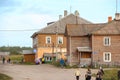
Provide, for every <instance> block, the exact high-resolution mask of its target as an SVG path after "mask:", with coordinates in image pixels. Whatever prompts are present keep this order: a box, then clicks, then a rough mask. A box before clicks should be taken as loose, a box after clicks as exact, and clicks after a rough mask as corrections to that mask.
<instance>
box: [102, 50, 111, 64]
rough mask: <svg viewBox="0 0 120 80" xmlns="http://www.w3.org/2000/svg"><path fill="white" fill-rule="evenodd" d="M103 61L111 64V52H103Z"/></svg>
mask: <svg viewBox="0 0 120 80" xmlns="http://www.w3.org/2000/svg"><path fill="white" fill-rule="evenodd" d="M108 54H109V57H108ZM108 58H109V59H108ZM103 61H104V62H111V52H104V53H103Z"/></svg>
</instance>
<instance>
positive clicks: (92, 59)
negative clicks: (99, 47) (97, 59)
mask: <svg viewBox="0 0 120 80" xmlns="http://www.w3.org/2000/svg"><path fill="white" fill-rule="evenodd" d="M93 42H94V35H92V58H91V64H92V66H94V64H93V61H94V43H93Z"/></svg>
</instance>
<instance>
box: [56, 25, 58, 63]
mask: <svg viewBox="0 0 120 80" xmlns="http://www.w3.org/2000/svg"><path fill="white" fill-rule="evenodd" d="M57 49H58V27H57V26H56V61H57V59H58V51H57Z"/></svg>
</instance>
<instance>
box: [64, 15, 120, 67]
mask: <svg viewBox="0 0 120 80" xmlns="http://www.w3.org/2000/svg"><path fill="white" fill-rule="evenodd" d="M65 36H66V37H67V53H68V63H69V65H71V66H72V65H79V64H80V65H91V64H107V65H115V64H117V65H120V60H119V59H120V14H119V13H116V15H115V19H114V20H112V21H109V22H108V23H103V24H67V26H66V29H65Z"/></svg>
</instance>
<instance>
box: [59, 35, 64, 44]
mask: <svg viewBox="0 0 120 80" xmlns="http://www.w3.org/2000/svg"><path fill="white" fill-rule="evenodd" d="M60 40H62V41H61V43H60V42H59V41H60ZM58 44H63V37H62V36H58Z"/></svg>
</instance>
